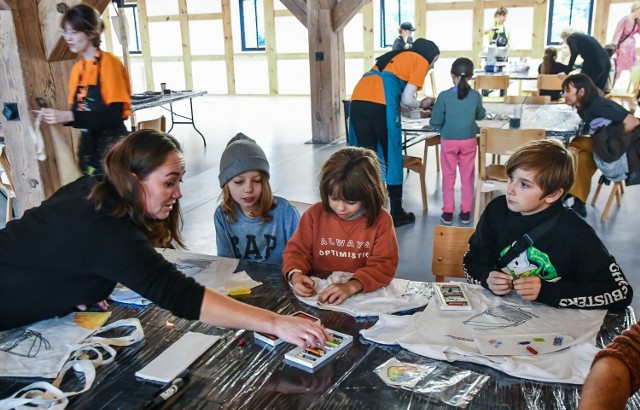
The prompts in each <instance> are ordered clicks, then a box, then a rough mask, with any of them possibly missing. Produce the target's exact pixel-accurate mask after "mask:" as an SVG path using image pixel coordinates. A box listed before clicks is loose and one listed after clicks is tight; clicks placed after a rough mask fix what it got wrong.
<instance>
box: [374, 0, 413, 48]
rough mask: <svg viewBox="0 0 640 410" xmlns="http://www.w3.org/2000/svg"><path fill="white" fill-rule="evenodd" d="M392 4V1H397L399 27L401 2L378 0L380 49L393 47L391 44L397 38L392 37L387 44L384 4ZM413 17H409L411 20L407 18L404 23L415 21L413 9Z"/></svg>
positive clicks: (399, 0) (400, 22)
mask: <svg viewBox="0 0 640 410" xmlns="http://www.w3.org/2000/svg"><path fill="white" fill-rule="evenodd" d="M386 1H388V2H392V1H397V2H398V15H397V17H398V18H397V20H398V21H397V23H398V25H397V27H400V24H402V22H403V21H402V0H380V47H382V48H391V47H393V42H394V41H395V39H396V37H398V36H397V35H394V36H393V37H392V38H393V39H392V40H391V42H390V43H387V41H388V40H387V24H386V18H385V17H386V15H387V11H386V7H385V2H386ZM411 13H412V14H413V15H412V16H411V18H410V19H409V18H407V19H406V20H404V21H414V20H415V9H414V10H413V11H412V12H411Z"/></svg>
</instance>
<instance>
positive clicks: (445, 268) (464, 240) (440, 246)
mask: <svg viewBox="0 0 640 410" xmlns="http://www.w3.org/2000/svg"><path fill="white" fill-rule="evenodd" d="M475 231H476V230H475V228H466V227H458V226H445V225H437V226H436V229H435V231H434V234H433V257H432V258H431V272H432V273H433V276H435V277H436V279H435V281H436V282H444V278H445V277H449V278H464V270H463V269H462V258H463V257H464V254H465V253H466V252H467V250H468V249H469V238H471V235H473V233H474V232H475Z"/></svg>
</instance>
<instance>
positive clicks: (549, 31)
mask: <svg viewBox="0 0 640 410" xmlns="http://www.w3.org/2000/svg"><path fill="white" fill-rule="evenodd" d="M556 1H557V0H549V11H548V13H547V21H548V22H549V24H548V25H547V44H548V45H561V44H562V39H560V41H552V40H553V39H552V35H553V16H554V15H555V14H556V13H555V12H554V5H555V2H556ZM575 1H576V0H570V2H571V8H570V14H569V25H570V24H571V19H572V16H573V10H574V9H573V3H574V2H575ZM593 12H594V1H593V0H589V18H588V22H589V24H588V27H587V31H586V33H587V34H589V35H591V32H592V29H593ZM563 28H564V27H563Z"/></svg>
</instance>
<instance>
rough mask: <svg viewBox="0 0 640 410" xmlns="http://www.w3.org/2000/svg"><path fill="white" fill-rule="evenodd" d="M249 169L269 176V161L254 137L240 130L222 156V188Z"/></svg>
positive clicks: (220, 178)
mask: <svg viewBox="0 0 640 410" xmlns="http://www.w3.org/2000/svg"><path fill="white" fill-rule="evenodd" d="M248 171H262V172H264V173H265V174H267V176H269V161H267V156H266V155H265V153H264V151H263V150H262V148H260V147H259V146H258V144H256V142H255V141H254V140H253V139H251V138H249V137H247V136H246V135H244V134H243V133H241V132H239V133H237V134H236V136H235V137H233V138H231V140H230V141H229V143H227V147H226V148H225V149H224V152H223V153H222V158H220V175H218V179H219V180H220V188H222V187H224V186H225V185H226V184H227V182H229V181H230V180H231V179H232V178H235V177H236V176H238V175H240V174H244V173H245V172H248Z"/></svg>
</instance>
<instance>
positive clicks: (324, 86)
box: [307, 0, 344, 143]
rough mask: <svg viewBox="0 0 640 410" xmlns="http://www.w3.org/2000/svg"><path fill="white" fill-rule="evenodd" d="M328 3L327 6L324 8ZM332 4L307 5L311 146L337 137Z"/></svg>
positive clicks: (317, 0) (312, 1) (314, 2)
mask: <svg viewBox="0 0 640 410" xmlns="http://www.w3.org/2000/svg"><path fill="white" fill-rule="evenodd" d="M327 3H329V4H327ZM335 3H336V2H335V1H330V2H323V1H320V0H308V1H307V28H308V29H309V66H310V68H311V124H312V125H311V130H312V135H313V142H316V143H327V142H331V141H333V140H334V139H337V138H338V136H339V134H340V131H339V130H340V125H339V124H338V118H339V117H340V89H339V86H337V87H336V84H335V81H336V80H337V79H338V78H339V74H340V69H339V61H338V60H339V59H340V58H341V57H342V59H343V60H344V55H342V56H340V53H339V52H338V38H337V36H336V35H335V34H334V32H333V24H332V21H331V10H332V8H333V7H334V6H335Z"/></svg>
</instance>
